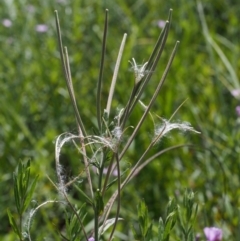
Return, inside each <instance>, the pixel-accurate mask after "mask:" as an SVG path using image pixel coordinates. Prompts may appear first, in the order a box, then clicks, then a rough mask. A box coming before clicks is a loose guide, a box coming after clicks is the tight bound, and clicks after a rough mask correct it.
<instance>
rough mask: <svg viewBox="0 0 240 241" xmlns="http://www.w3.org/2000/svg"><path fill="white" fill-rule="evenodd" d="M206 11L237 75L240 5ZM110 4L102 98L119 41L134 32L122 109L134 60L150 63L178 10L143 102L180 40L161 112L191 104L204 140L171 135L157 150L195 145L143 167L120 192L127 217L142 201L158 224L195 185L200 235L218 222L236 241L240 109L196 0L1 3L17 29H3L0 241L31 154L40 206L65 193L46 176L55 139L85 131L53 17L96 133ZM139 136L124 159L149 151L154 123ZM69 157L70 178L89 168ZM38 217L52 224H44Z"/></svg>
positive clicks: (120, 95)
mask: <svg viewBox="0 0 240 241" xmlns="http://www.w3.org/2000/svg"><path fill="white" fill-rule="evenodd" d="M202 4H203V9H204V13H205V18H206V23H207V25H208V31H209V32H208V34H209V35H211V37H212V38H214V39H216V41H217V43H218V46H219V47H220V48H221V50H222V51H223V53H224V55H225V56H226V57H227V58H228V60H229V62H230V64H231V67H232V68H233V70H234V71H235V73H236V76H238V78H239V75H240V58H239V57H240V56H239V55H240V51H239V39H240V30H239V23H238V22H239V21H238V16H239V14H240V3H238V1H223V0H219V1H215V2H213V1H212V2H208V1H202ZM105 8H108V9H109V20H110V21H109V33H108V40H107V56H106V66H105V70H104V84H103V88H104V92H103V93H104V96H103V103H106V98H107V94H108V90H109V85H110V81H111V77H112V73H113V68H114V65H115V60H116V57H117V51H118V48H119V45H120V42H121V39H122V35H123V34H124V33H125V32H126V33H127V34H128V38H127V43H126V47H125V51H124V55H123V59H122V63H121V67H120V68H121V69H120V74H119V77H118V83H117V89H116V93H115V98H114V102H113V104H114V106H115V107H116V108H121V107H122V106H123V104H124V103H126V101H127V98H128V96H129V94H130V93H129V88H128V86H129V84H132V81H133V79H132V76H131V75H132V74H133V73H131V72H129V71H128V70H129V69H130V67H131V66H130V65H129V63H128V60H130V59H131V58H132V57H134V58H135V59H136V61H137V62H138V63H143V62H145V61H147V59H148V57H149V55H150V53H151V50H152V48H153V46H154V44H155V41H156V40H157V37H158V34H159V32H160V29H159V27H158V26H157V22H158V21H159V20H165V19H166V18H167V16H168V10H169V8H173V10H174V11H173V21H172V26H171V31H170V38H169V40H168V43H167V47H166V49H165V51H164V54H163V57H162V59H161V60H160V64H159V69H158V70H157V71H156V73H154V78H153V82H152V83H151V86H149V88H148V90H147V91H146V94H145V96H144V99H143V101H144V102H146V103H147V102H148V100H149V98H150V94H151V93H152V92H153V90H154V88H155V86H156V83H157V81H158V79H159V78H160V76H161V73H162V71H163V69H164V66H165V65H166V62H167V58H168V57H169V55H170V52H171V49H172V47H173V45H174V43H175V41H176V40H180V42H181V43H180V49H179V51H178V53H177V56H176V58H175V60H174V63H173V66H172V68H171V70H170V73H169V76H168V78H167V82H166V83H165V85H164V87H163V90H162V91H161V93H160V96H159V97H158V101H157V104H156V105H155V106H154V112H156V114H158V115H160V116H162V117H165V118H169V117H170V116H171V114H172V113H173V111H174V110H175V109H176V108H177V107H178V106H179V105H180V103H181V102H182V101H183V100H185V99H186V98H189V100H188V101H187V103H186V104H185V105H184V106H183V107H182V108H181V109H180V111H179V112H178V114H177V117H176V119H177V120H178V119H180V120H183V121H184V120H185V121H189V122H191V124H192V125H193V126H194V127H196V128H197V129H198V130H200V131H201V132H202V134H201V135H200V136H197V135H188V134H184V135H179V134H178V133H173V134H172V135H171V136H172V137H171V138H165V139H164V140H163V141H162V142H161V143H160V144H159V145H158V146H157V147H156V149H155V150H154V151H158V150H160V149H161V148H163V147H167V146H170V145H173V144H179V143H185V142H186V143H192V144H194V145H195V147H194V148H191V149H189V148H184V149H182V150H175V151H172V152H171V153H168V154H164V155H163V156H162V157H160V158H159V159H158V160H156V161H154V162H153V163H152V164H150V165H149V166H148V167H146V168H145V169H144V170H143V171H142V173H141V174H140V175H139V176H138V177H137V179H136V180H135V181H133V182H132V184H130V185H129V187H128V189H127V190H126V191H125V192H124V193H123V200H124V201H125V204H124V209H123V212H124V213H125V214H126V216H127V215H129V217H131V216H134V212H135V211H136V205H137V200H138V198H144V199H145V201H146V203H147V205H148V206H149V212H150V214H151V215H152V217H153V218H154V219H156V220H157V219H158V217H159V216H160V215H164V213H163V212H164V208H163V207H165V204H166V203H167V201H168V196H173V195H179V193H181V192H182V190H183V189H184V188H185V187H187V188H192V189H193V191H196V192H197V196H198V198H199V202H200V204H201V210H200V214H199V219H198V220H199V222H198V224H197V230H196V231H197V232H201V230H202V228H203V227H204V226H206V225H219V226H220V227H223V228H224V231H225V238H226V239H227V240H236V239H234V238H235V237H240V236H237V235H239V234H237V230H238V225H239V224H238V223H239V220H238V214H237V213H238V207H239V204H240V199H239V194H240V188H239V176H240V162H239V161H240V158H239V154H240V148H239V135H240V134H239V133H240V132H239V119H238V117H237V115H236V113H235V107H236V105H238V104H239V103H238V100H237V99H234V98H233V97H232V96H231V94H230V92H229V90H228V89H227V88H226V87H225V86H224V84H223V83H222V82H221V80H222V79H224V78H226V76H228V72H227V70H226V69H225V68H224V65H223V63H222V61H221V58H220V57H219V55H218V53H216V52H215V51H213V50H212V49H211V48H209V44H208V42H207V41H206V38H205V36H204V34H203V30H202V25H201V21H200V16H199V12H198V10H197V2H195V1H186V0H180V1H173V0H170V1H168V2H167V3H166V2H165V1H157V0H148V1H147V0H138V1H133V0H132V1H120V0H116V1H110V0H105V1H96V0H89V1H84V0H75V1H64V0H61V1H60V0H59V1H47V0H43V1H40V0H39V1H37V0H35V1H28V2H27V3H26V1H23V0H21V1H8V0H3V1H1V2H0V14H1V15H0V16H1V19H0V20H1V22H2V21H3V20H4V19H9V20H11V22H12V25H11V26H10V27H5V26H4V25H3V24H0V44H1V52H0V60H1V64H0V92H1V95H0V102H1V104H0V125H1V128H0V140H1V141H0V158H1V175H0V178H1V179H0V180H1V182H0V190H1V199H0V207H1V212H0V220H2V222H1V226H0V238H1V240H15V239H14V236H13V234H12V231H11V230H10V228H9V224H8V220H7V215H6V209H7V208H10V209H13V208H14V206H13V204H14V198H13V192H12V172H13V171H14V169H15V167H16V166H17V162H18V160H19V159H29V158H31V159H32V174H33V175H34V174H37V173H39V174H40V182H39V184H38V187H37V190H39V192H38V191H37V193H36V195H35V199H36V201H37V202H39V203H40V202H41V201H44V200H46V199H51V198H56V190H54V187H53V186H52V185H51V183H49V181H48V179H47V178H46V174H47V175H49V176H50V177H51V178H52V179H55V174H54V162H53V160H54V140H55V138H56V136H57V135H58V134H60V133H62V132H66V131H73V132H76V126H75V119H74V115H73V110H72V109H71V108H70V107H69V106H70V100H69V97H68V95H67V90H66V88H65V85H64V80H63V75H62V71H61V66H60V59H59V53H58V48H57V39H56V30H55V22H54V13H53V12H54V10H55V9H57V10H58V12H59V15H60V21H61V27H62V34H63V41H64V44H65V45H66V46H68V51H69V55H70V62H71V69H72V75H73V82H74V86H75V88H76V89H75V91H76V95H77V101H78V105H79V109H80V111H81V113H82V115H83V121H84V122H85V123H87V128H89V129H91V128H92V127H93V126H94V125H95V124H96V118H95V109H94V108H95V94H96V82H97V79H98V68H99V65H100V57H101V56H100V52H101V39H102V30H103V23H104V10H105ZM38 24H45V25H47V26H48V30H47V31H46V32H44V33H40V32H37V31H36V29H35V28H36V25H38ZM221 39H225V40H227V41H228V42H229V43H230V45H231V46H232V48H229V47H226V44H225V45H224V44H223V43H222V42H221V41H220V40H221ZM225 42H226V41H225ZM219 73H220V75H219ZM103 107H104V106H103ZM113 114H114V113H113ZM140 114H141V110H140V108H139V112H138V111H136V113H133V116H132V118H139V115H140ZM89 117H91V118H90V119H89ZM142 133H145V134H142V135H141V136H138V137H137V138H136V141H135V143H134V146H133V147H134V149H133V150H132V152H131V153H129V155H128V156H127V158H126V161H127V162H130V163H131V162H134V160H135V159H137V158H136V157H137V155H138V153H139V150H142V149H143V148H146V146H147V144H148V141H149V140H150V138H151V137H152V135H153V132H152V123H151V121H150V119H149V123H148V124H147V125H145V126H143V127H142ZM62 160H63V163H64V164H65V166H66V170H67V172H69V176H71V175H74V174H76V173H75V172H74V171H72V169H71V168H72V167H73V169H74V170H79V169H81V166H79V160H78V156H77V152H76V151H74V149H73V148H72V147H67V148H66V150H64V153H63V154H62ZM135 187H137V188H135ZM136 190H137V191H136ZM76 199H77V197H76ZM130 200H131V202H129V201H130ZM132 200H136V202H133V201H132ZM129 203H132V205H130V204H129ZM125 209H126V210H127V211H128V212H126V210H125ZM57 214H59V215H61V209H57V208H56V207H51V208H46V210H43V211H42V213H41V214H39V215H38V216H37V217H36V218H35V222H34V223H35V224H33V227H32V230H34V229H37V230H38V231H39V233H41V235H39V234H36V233H35V234H34V235H35V236H37V237H38V239H39V240H43V238H44V237H45V236H51V235H52V237H54V234H53V233H54V229H55V228H56V227H62V225H63V224H62V223H61V221H59V219H58V218H57V217H58V215H57ZM126 220H127V217H126ZM41 222H42V223H44V224H46V225H41V227H39V224H40V223H41ZM48 232H49V234H48ZM34 235H33V236H34ZM38 235H39V236H38ZM8 237H9V238H8ZM11 237H12V238H11ZM55 240H57V239H56V237H55Z"/></svg>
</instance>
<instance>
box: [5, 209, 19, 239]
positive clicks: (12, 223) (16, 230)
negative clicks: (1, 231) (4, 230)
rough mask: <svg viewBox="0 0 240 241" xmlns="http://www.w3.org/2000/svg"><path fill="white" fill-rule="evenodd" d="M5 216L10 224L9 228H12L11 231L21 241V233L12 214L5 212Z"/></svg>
mask: <svg viewBox="0 0 240 241" xmlns="http://www.w3.org/2000/svg"><path fill="white" fill-rule="evenodd" d="M7 214H8V219H9V223H10V224H11V227H12V228H13V231H14V232H15V233H16V234H17V235H18V237H19V238H20V239H21V232H20V230H19V228H18V226H17V224H16V222H15V220H14V218H13V215H12V213H11V212H10V211H9V210H7Z"/></svg>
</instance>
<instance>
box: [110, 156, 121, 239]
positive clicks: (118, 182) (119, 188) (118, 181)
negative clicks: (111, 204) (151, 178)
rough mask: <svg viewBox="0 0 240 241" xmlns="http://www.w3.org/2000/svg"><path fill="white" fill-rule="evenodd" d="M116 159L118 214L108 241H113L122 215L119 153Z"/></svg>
mask: <svg viewBox="0 0 240 241" xmlns="http://www.w3.org/2000/svg"><path fill="white" fill-rule="evenodd" d="M115 157H116V162H117V176H118V177H117V184H118V185H117V197H118V201H117V213H116V218H115V222H114V225H113V229H112V232H111V234H110V237H109V239H108V241H111V240H112V236H113V234H114V232H115V229H116V226H117V222H118V218H119V213H120V205H121V195H120V192H121V176H120V165H119V162H120V160H119V154H118V152H117V153H116V154H115Z"/></svg>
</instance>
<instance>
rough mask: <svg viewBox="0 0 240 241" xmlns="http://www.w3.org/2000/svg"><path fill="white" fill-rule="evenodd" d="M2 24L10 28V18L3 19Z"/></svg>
mask: <svg viewBox="0 0 240 241" xmlns="http://www.w3.org/2000/svg"><path fill="white" fill-rule="evenodd" d="M2 24H3V26H4V27H6V28H10V27H11V26H12V21H11V20H10V19H7V18H5V19H3V21H2Z"/></svg>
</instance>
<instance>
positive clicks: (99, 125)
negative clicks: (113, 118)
mask: <svg viewBox="0 0 240 241" xmlns="http://www.w3.org/2000/svg"><path fill="white" fill-rule="evenodd" d="M107 31H108V9H106V12H105V24H104V31H103V43H102V56H101V64H100V70H99V79H98V84H97V101H96V108H97V122H98V129H99V130H101V128H102V126H101V90H102V78H103V66H104V59H105V51H106V43H107Z"/></svg>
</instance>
